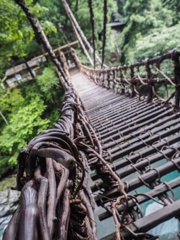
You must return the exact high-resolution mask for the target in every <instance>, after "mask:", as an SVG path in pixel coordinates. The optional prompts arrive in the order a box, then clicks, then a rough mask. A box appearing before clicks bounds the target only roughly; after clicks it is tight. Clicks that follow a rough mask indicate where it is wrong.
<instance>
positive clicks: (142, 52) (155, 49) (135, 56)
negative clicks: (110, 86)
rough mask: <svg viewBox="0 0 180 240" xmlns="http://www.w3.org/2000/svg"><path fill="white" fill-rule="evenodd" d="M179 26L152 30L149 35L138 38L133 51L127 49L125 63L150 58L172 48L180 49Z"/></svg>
mask: <svg viewBox="0 0 180 240" xmlns="http://www.w3.org/2000/svg"><path fill="white" fill-rule="evenodd" d="M178 29H179V30H180V24H176V25H174V26H172V27H169V28H167V27H163V28H158V29H154V30H153V31H152V33H151V34H149V35H147V36H145V37H140V38H139V39H138V40H137V41H136V45H135V48H134V49H129V51H128V54H127V61H129V62H133V61H137V60H142V59H144V58H152V57H155V56H158V55H161V54H162V53H165V52H167V51H169V50H171V49H173V48H177V49H180V40H179V37H178V36H179V31H178Z"/></svg>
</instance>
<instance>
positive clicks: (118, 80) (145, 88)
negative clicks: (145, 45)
mask: <svg viewBox="0 0 180 240" xmlns="http://www.w3.org/2000/svg"><path fill="white" fill-rule="evenodd" d="M72 51H73V50H72ZM73 56H74V58H75V61H76V63H77V66H78V67H79V69H80V71H81V72H82V73H84V74H85V75H87V76H88V77H89V78H90V79H92V80H93V81H94V82H95V83H96V84H98V85H101V86H103V87H106V88H112V89H113V90H115V91H121V93H127V94H129V95H130V96H131V97H134V96H135V95H138V96H139V97H140V96H142V95H147V96H148V97H147V101H148V102H151V101H152V100H153V98H157V99H159V100H160V101H161V102H164V103H169V102H170V100H171V101H172V103H173V104H174V106H175V108H179V107H180V60H179V57H180V51H178V50H176V49H173V50H171V51H169V52H167V53H165V54H163V55H161V56H157V57H154V58H147V59H145V60H144V61H141V62H136V63H134V64H129V65H124V66H117V67H110V68H104V69H93V68H90V67H87V66H84V65H83V64H82V63H81V62H80V60H79V59H78V57H77V55H76V53H75V51H73ZM166 60H171V64H170V63H169V65H168V67H169V68H170V67H171V69H170V70H168V71H167V72H168V73H165V72H164V70H161V66H162V64H163V63H165V61H166ZM172 66H173V69H172ZM142 67H143V69H140V68H142ZM166 70H167V69H166ZM169 71H170V73H169ZM168 85H171V86H172V87H173V92H172V90H171V89H170V91H169V94H167V96H166V97H165V98H164V99H163V97H162V96H159V94H158V93H157V89H159V87H162V86H165V89H166V91H167V90H168V88H167V86H168ZM144 92H145V94H144ZM173 98H174V99H173Z"/></svg>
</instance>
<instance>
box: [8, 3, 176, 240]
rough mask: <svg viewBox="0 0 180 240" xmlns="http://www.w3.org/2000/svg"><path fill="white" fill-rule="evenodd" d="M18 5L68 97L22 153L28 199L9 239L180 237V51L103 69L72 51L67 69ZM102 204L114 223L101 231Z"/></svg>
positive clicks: (21, 185)
mask: <svg viewBox="0 0 180 240" xmlns="http://www.w3.org/2000/svg"><path fill="white" fill-rule="evenodd" d="M18 2H19V5H20V6H21V7H22V9H23V10H24V12H25V13H26V14H27V17H28V19H29V21H30V23H31V25H32V27H33V29H34V31H35V33H36V35H37V36H38V40H39V41H40V42H41V44H42V45H43V46H44V48H45V49H46V50H47V52H48V53H49V56H50V57H51V59H52V61H53V62H54V64H55V66H56V68H57V71H58V73H59V76H60V78H61V81H62V83H63V86H64V89H65V95H64V102H63V104H62V108H61V117H60V119H59V120H58V122H57V124H55V126H54V127H53V128H52V129H49V130H44V131H42V132H41V133H40V134H39V135H38V136H37V137H35V138H34V139H32V140H31V141H30V142H29V144H28V145H27V146H26V147H25V148H23V149H21V151H20V154H19V157H18V174H17V186H16V188H17V189H18V190H21V197H20V201H19V207H18V209H17V210H16V212H15V214H14V216H13V218H12V219H11V221H10V223H9V225H8V227H7V229H6V231H5V233H4V237H3V239H4V240H9V239H28V240H31V239H32V240H34V239H46V240H50V239H63V240H65V239H83V240H85V239H91V240H93V239H118V240H120V239H143V240H145V239H169V240H170V239H171V240H176V239H179V237H180V234H179V216H180V195H179V187H180V176H179V170H180V111H179V107H180V60H179V57H180V52H179V51H177V50H175V49H174V50H172V51H170V52H168V53H166V54H164V55H162V56H159V57H155V58H152V59H146V60H145V61H142V62H138V63H135V64H131V65H128V66H120V67H114V68H108V67H107V66H105V65H104V63H103V61H102V62H101V64H102V68H101V69H99V70H98V69H96V68H93V67H92V68H90V67H87V66H84V65H83V64H82V63H81V62H80V60H79V59H78V57H77V55H76V53H75V51H74V50H73V49H70V50H71V53H72V56H73V59H74V62H75V65H76V68H74V69H72V70H71V71H68V65H67V63H66V58H65V55H64V54H63V53H62V52H61V54H60V55H59V56H58V57H60V59H59V60H60V61H59V60H58V59H57V57H56V56H55V54H54V53H53V51H52V49H51V46H50V45H49V44H48V42H47V39H46V38H45V36H44V34H43V33H42V30H41V29H39V25H38V24H37V22H35V21H34V18H33V16H32V14H31V13H30V12H29V9H28V8H27V7H26V6H25V4H24V2H23V1H18ZM65 6H66V10H67V13H68V15H69V17H70V18H71V17H72V16H71V13H70V11H69V9H68V5H65ZM34 23H35V24H34ZM73 23H74V25H75V21H74V22H73ZM75 29H76V31H77V32H78V28H77V27H76V28H75ZM79 32H80V31H79ZM79 34H80V33H79ZM81 39H83V37H82V36H81ZM79 42H80V43H81V44H82V40H80V38H79ZM82 46H84V45H82ZM83 48H84V47H83ZM94 56H95V53H94ZM96 59H97V61H98V60H99V59H98V57H96ZM92 64H93V63H92ZM97 209H98V210H100V214H99V215H98V218H99V219H100V220H101V221H106V219H109V222H108V224H110V226H111V229H110V231H109V232H108V231H106V229H104V230H103V231H104V236H101V237H98V236H99V235H97V228H98V226H97V225H98V224H96V217H95V214H94V212H95V213H96V215H97ZM167 221H171V222H167ZM108 224H107V228H108V227H109V226H108ZM159 224H161V225H159ZM166 224H169V225H166ZM167 226H169V227H167ZM168 228H169V229H168ZM98 231H99V230H98ZM103 237H104V238H103Z"/></svg>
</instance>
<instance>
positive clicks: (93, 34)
mask: <svg viewBox="0 0 180 240" xmlns="http://www.w3.org/2000/svg"><path fill="white" fill-rule="evenodd" d="M88 5H89V13H90V20H91V29H92V44H93V60H94V68H96V45H95V29H94V12H93V6H92V0H88Z"/></svg>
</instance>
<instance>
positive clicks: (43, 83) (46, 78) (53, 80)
mask: <svg viewBox="0 0 180 240" xmlns="http://www.w3.org/2000/svg"><path fill="white" fill-rule="evenodd" d="M36 82H37V85H38V86H39V88H40V91H41V92H42V93H43V96H45V98H46V101H48V102H53V97H54V96H55V94H56V92H55V87H58V86H59V79H58V77H57V76H56V74H55V72H54V69H53V68H52V67H49V68H45V69H44V71H43V72H42V74H41V75H40V76H38V77H37V78H36Z"/></svg>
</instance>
